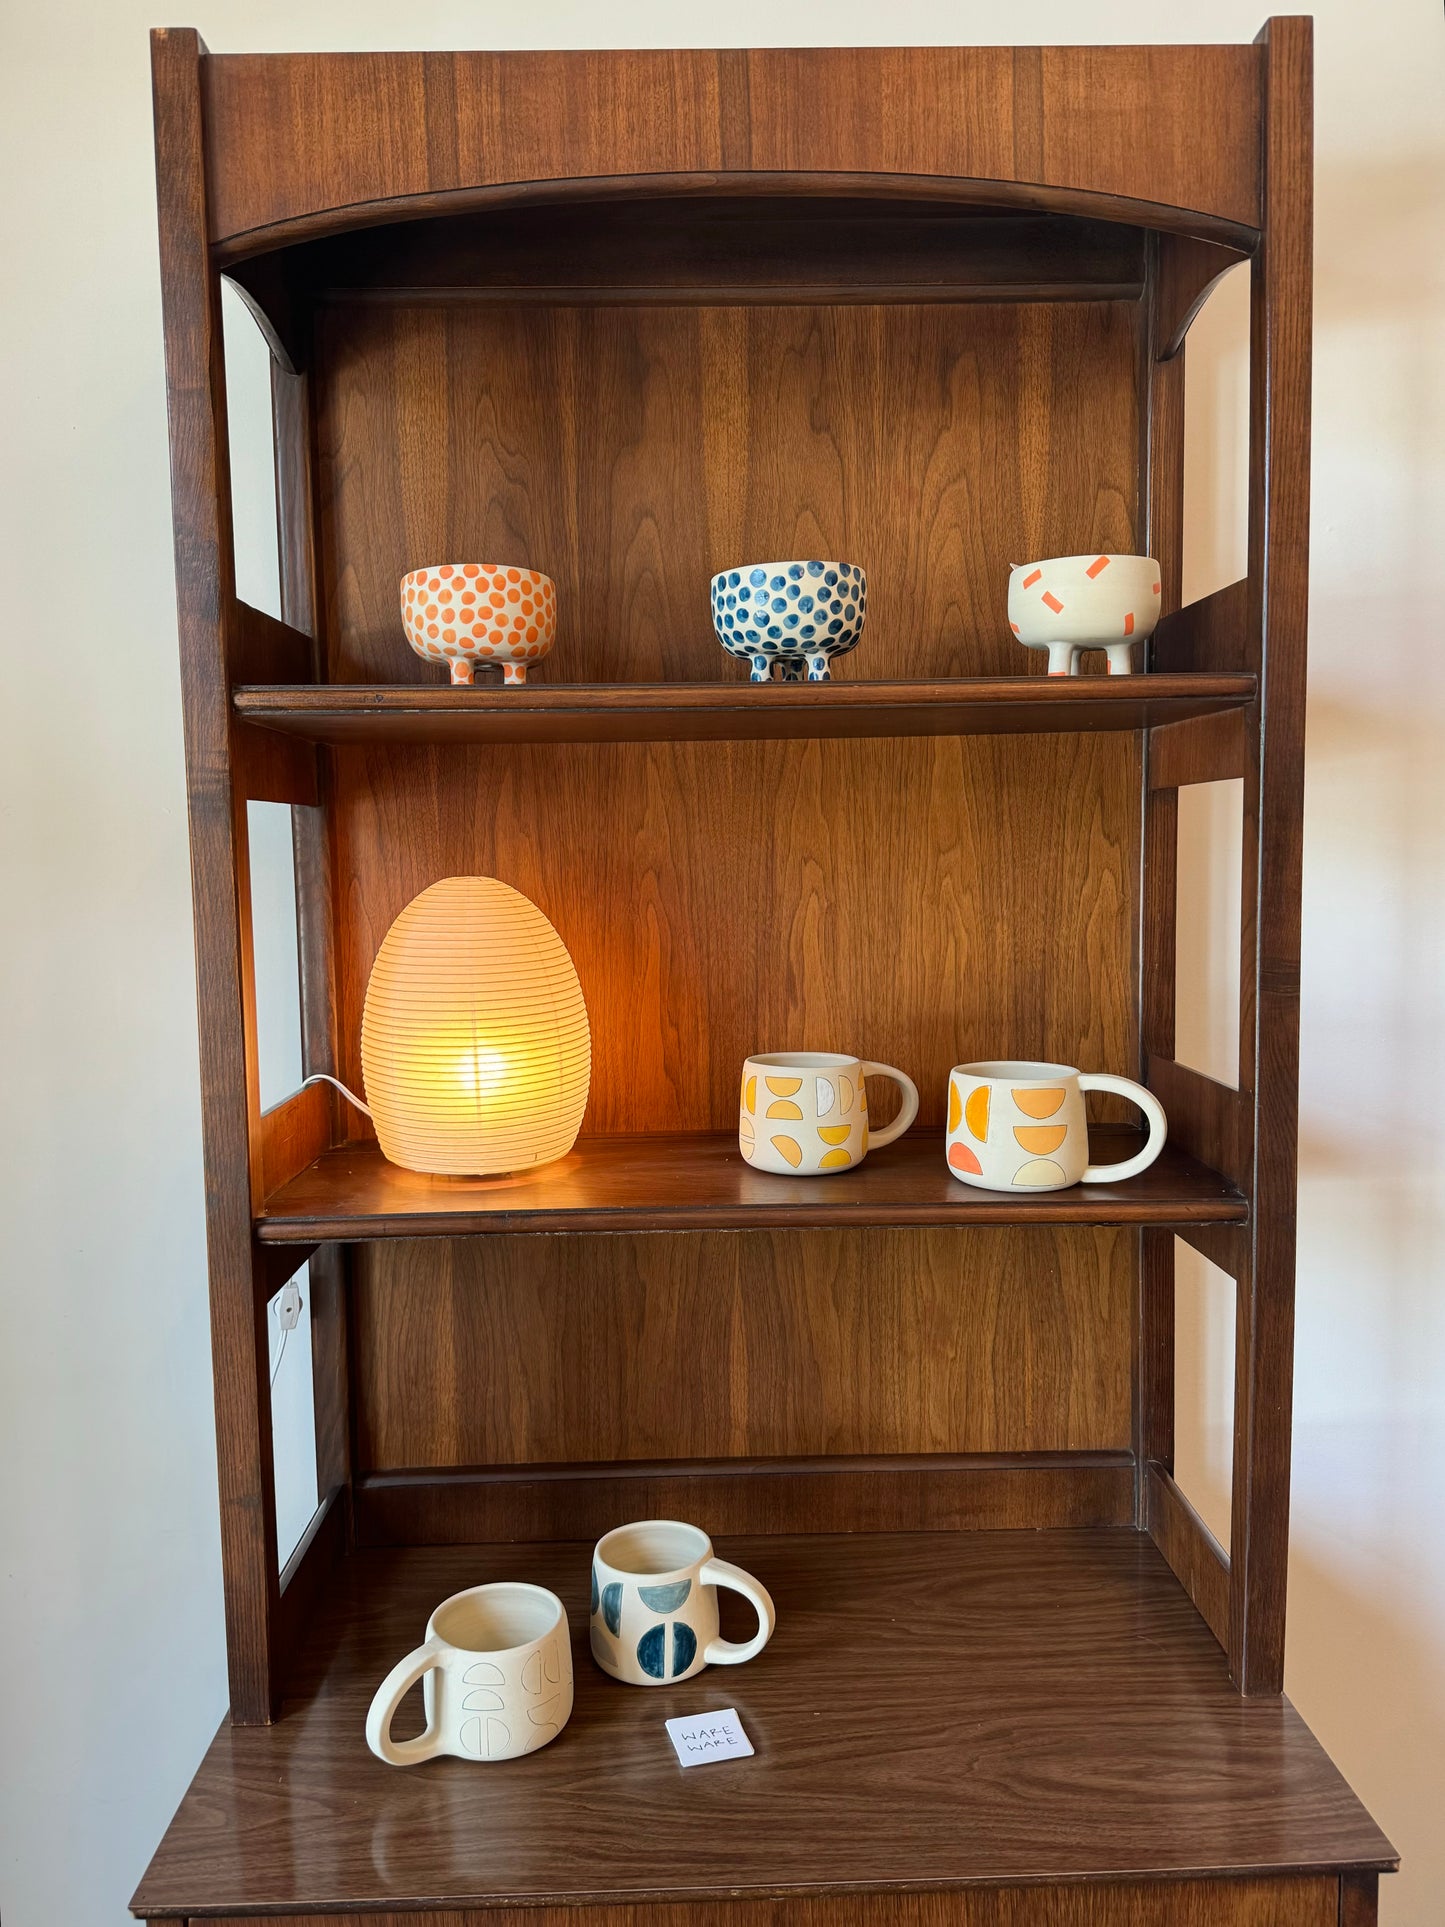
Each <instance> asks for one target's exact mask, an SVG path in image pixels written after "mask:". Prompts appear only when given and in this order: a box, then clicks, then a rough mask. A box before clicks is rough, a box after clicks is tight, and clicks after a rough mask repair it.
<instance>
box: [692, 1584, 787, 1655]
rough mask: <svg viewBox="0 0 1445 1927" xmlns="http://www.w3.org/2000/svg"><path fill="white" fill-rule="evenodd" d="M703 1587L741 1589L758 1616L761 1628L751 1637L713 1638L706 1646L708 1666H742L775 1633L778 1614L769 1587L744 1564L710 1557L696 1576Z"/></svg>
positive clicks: (759, 1650) (758, 1651)
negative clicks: (774, 1608)
mask: <svg viewBox="0 0 1445 1927" xmlns="http://www.w3.org/2000/svg"><path fill="white" fill-rule="evenodd" d="M697 1580H698V1584H699V1585H700V1586H730V1587H731V1588H732V1590H733V1591H734V1592H740V1593H741V1594H742V1596H743V1598H744V1599H746V1600H747V1601H748V1602H749V1603H750V1604H751V1606H752V1609H753V1611H754V1612H755V1613H756V1614H757V1616H758V1630H757V1631H756V1632H755V1633H754V1634H753V1636H752V1638H751V1639H743V1640H737V1639H710V1640H709V1641H708V1643H707V1645H706V1647H705V1648H704V1649H703V1655H702V1656H703V1658H704V1659H705V1660H706V1661H707V1663H708V1665H709V1666H741V1665H742V1663H743V1661H744V1660H745V1659H756V1658H757V1656H758V1654H759V1653H760V1652H761V1651H762V1650H763V1648H764V1646H766V1645H767V1643H768V1641H769V1640H770V1639H771V1638H772V1636H773V1628H774V1626H776V1625H777V1623H778V1615H777V1614H776V1613H775V1612H774V1611H773V1602H772V1600H771V1599H770V1598H769V1596H768V1589H767V1587H766V1586H761V1585H759V1584H758V1582H757V1580H756V1579H754V1578H753V1576H752V1574H751V1573H750V1572H744V1571H743V1569H742V1567H741V1566H730V1565H729V1564H728V1562H727V1560H726V1559H709V1560H708V1561H707V1563H706V1564H705V1565H704V1566H703V1569H702V1571H701V1572H700V1573H699V1574H698V1576H697Z"/></svg>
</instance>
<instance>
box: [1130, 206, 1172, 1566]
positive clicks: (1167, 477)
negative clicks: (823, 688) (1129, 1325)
mask: <svg viewBox="0 0 1445 1927" xmlns="http://www.w3.org/2000/svg"><path fill="white" fill-rule="evenodd" d="M1164 245H1165V243H1164V242H1163V241H1161V237H1160V236H1158V235H1152V236H1151V237H1150V241H1149V274H1148V288H1147V293H1146V298H1145V303H1144V312H1143V314H1142V316H1141V318H1140V337H1139V362H1140V374H1139V390H1140V393H1139V402H1140V406H1139V427H1140V438H1141V446H1140V451H1139V474H1140V479H1141V485H1142V492H1143V499H1142V501H1141V504H1140V509H1141V513H1140V516H1139V537H1140V540H1141V546H1142V548H1143V550H1144V552H1145V553H1146V554H1148V555H1152V556H1155V557H1157V558H1158V560H1159V571H1160V572H1159V582H1160V613H1161V614H1168V613H1170V612H1172V611H1173V610H1175V609H1177V608H1178V607H1179V605H1180V601H1181V599H1182V596H1183V554H1182V552H1183V546H1184V353H1183V350H1182V349H1181V350H1180V351H1179V352H1178V353H1176V354H1175V355H1173V356H1172V357H1169V358H1168V359H1166V358H1165V355H1164V350H1165V347H1166V346H1167V343H1166V341H1165V339H1164V336H1165V331H1166V328H1167V321H1166V320H1165V318H1164V317H1163V315H1162V314H1161V311H1160V296H1161V291H1162V263H1161V247H1162V246H1164ZM1149 757H1150V732H1149V731H1147V730H1146V731H1145V732H1144V754H1143V756H1142V757H1141V758H1140V809H1141V813H1142V818H1143V825H1144V829H1143V835H1142V836H1141V838H1140V841H1139V862H1140V877H1139V895H1138V901H1139V912H1138V914H1139V962H1138V984H1139V1024H1138V1030H1139V1071H1138V1075H1139V1077H1140V1079H1141V1081H1143V1082H1147V1081H1148V1076H1149V1059H1150V1056H1151V1055H1153V1056H1156V1057H1171V1058H1172V1057H1173V1055H1174V925H1175V872H1176V858H1177V834H1176V822H1177V809H1176V802H1177V793H1176V792H1175V791H1174V790H1169V789H1152V788H1151V787H1150V782H1149ZM1134 1345H1135V1357H1134V1500H1135V1503H1134V1516H1135V1523H1136V1524H1137V1525H1138V1526H1139V1527H1140V1528H1141V1529H1147V1528H1148V1526H1149V1523H1150V1479H1149V1467H1150V1464H1151V1463H1154V1462H1158V1463H1160V1464H1164V1465H1167V1466H1168V1467H1169V1468H1170V1469H1171V1470H1172V1468H1173V1465H1174V1239H1173V1237H1172V1235H1171V1234H1170V1233H1168V1232H1159V1231H1146V1232H1144V1233H1143V1234H1142V1235H1141V1237H1140V1239H1139V1278H1138V1286H1137V1300H1136V1313H1135V1338H1134Z"/></svg>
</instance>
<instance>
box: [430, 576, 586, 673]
mask: <svg viewBox="0 0 1445 1927" xmlns="http://www.w3.org/2000/svg"><path fill="white" fill-rule="evenodd" d="M401 620H402V623H403V626H404V627H405V629H406V639H407V641H408V642H409V643H410V644H411V646H412V648H413V649H414V650H415V651H416V653H417V654H418V655H419V656H420V657H421V658H422V660H423V661H424V662H439V663H445V665H446V666H447V668H449V669H450V670H451V672H452V681H453V682H454V683H469V682H471V681H472V679H473V676H474V674H475V671H476V670H477V669H478V668H479V667H481V666H483V665H484V664H486V663H489V662H490V663H496V664H497V665H498V667H499V668H500V669H501V672H502V681H503V682H504V683H524V682H525V681H526V680H527V669H528V667H529V665H530V664H532V663H534V662H537V661H538V660H540V658H541V657H543V656H545V655H546V653H547V651H548V650H549V649H550V648H551V647H552V638H553V637H554V636H555V635H556V633H557V585H556V584H555V583H554V582H553V581H552V579H551V577H550V576H545V575H542V574H540V573H539V571H538V570H536V569H521V568H514V567H512V566H510V565H509V564H507V563H505V562H434V563H432V565H431V567H430V568H426V569H413V570H412V571H411V574H410V575H404V576H403V577H402V578H401Z"/></svg>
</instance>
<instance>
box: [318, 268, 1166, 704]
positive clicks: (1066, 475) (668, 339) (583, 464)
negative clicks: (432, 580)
mask: <svg viewBox="0 0 1445 1927" xmlns="http://www.w3.org/2000/svg"><path fill="white" fill-rule="evenodd" d="M1137 320H1138V311H1137V305H1136V304H1130V303H1126V302H1069V303H1063V304H1053V305H1051V304H1047V303H1040V304H1026V305H1025V304H1020V305H1016V306H992V305H987V304H967V305H956V306H947V305H939V306H887V307H847V306H839V307H792V306H789V307H717V308H707V307H676V308H629V307H597V306H590V307H578V308H567V307H538V306H532V307H529V306H517V307H483V306H477V305H470V306H468V305H465V304H462V305H453V306H444V305H438V304H423V305H416V306H405V305H403V306H390V305H388V306H385V307H371V306H366V305H354V306H351V305H348V306H342V307H336V308H327V309H324V310H323V311H322V312H321V314H320V315H319V316H318V320H317V359H318V361H319V363H320V365H321V372H320V374H319V376H318V386H319V389H320V393H319V396H318V402H319V411H318V442H319V471H320V488H321V499H322V543H323V567H322V576H323V580H324V581H325V583H326V584H327V585H328V587H329V591H330V595H329V605H328V610H327V623H326V629H327V657H328V673H329V676H330V678H331V680H333V681H335V682H363V683H365V682H427V681H434V680H435V679H436V677H437V673H438V672H437V671H436V670H435V669H434V668H431V667H429V666H428V665H425V664H423V663H422V662H421V661H420V660H419V659H418V658H417V657H415V656H414V655H413V654H412V652H411V651H410V649H409V648H408V647H407V646H406V642H405V639H404V637H403V635H402V632H401V624H400V615H399V611H398V606H397V583H398V581H399V579H400V577H401V576H402V575H403V574H404V573H405V571H406V570H408V569H411V568H415V567H417V566H419V565H421V564H423V563H426V562H443V561H504V562H515V563H518V564H525V565H527V566H530V567H533V568H538V569H542V570H543V571H545V573H547V574H548V575H550V576H551V577H552V578H553V579H554V580H555V581H556V583H557V589H558V602H559V619H558V631H557V641H556V644H555V646H554V649H553V652H552V654H551V655H550V656H549V657H547V658H546V659H545V660H544V661H543V662H542V663H541V664H539V665H538V666H537V667H536V668H534V669H532V670H531V671H530V675H531V676H532V677H535V678H537V679H539V680H541V681H543V682H593V681H595V682H637V681H642V682H647V681H675V680H691V681H705V682H717V681H745V680H746V670H745V667H744V666H743V665H742V664H741V663H738V662H736V661H734V660H733V659H731V658H729V657H728V656H726V655H725V654H724V653H723V651H722V650H721V648H720V647H719V646H718V643H717V640H716V637H715V636H714V633H713V628H712V619H711V612H710V607H709V600H708V584H709V581H710V579H711V577H712V575H713V574H714V573H715V572H716V571H717V570H719V569H723V568H727V567H729V566H731V565H734V564H737V563H741V562H744V561H751V560H763V561H767V560H771V559H773V558H776V557H780V556H791V555H797V556H812V555H820V556H828V557H832V558H834V559H838V560H844V561H853V562H858V563H861V564H862V565H863V567H864V568H866V569H867V571H868V590H869V600H868V626H867V628H866V630H865V632H864V637H863V640H862V642H861V643H860V644H859V646H858V648H857V649H856V650H855V651H854V652H853V653H852V654H851V655H849V656H847V657H845V658H843V659H842V660H841V661H840V662H839V664H838V666H837V669H836V670H835V674H837V675H839V676H840V677H845V678H847V677H861V678H864V679H867V680H879V679H884V678H888V677H891V676H897V677H901V678H905V679H908V680H918V679H921V678H926V677H929V676H985V675H1010V676H1016V675H1019V674H1021V673H1023V672H1024V671H1025V670H1028V669H1033V670H1036V671H1039V672H1042V669H1043V667H1044V659H1043V657H1042V655H1039V654H1037V653H1035V652H1026V651H1023V650H1021V649H1020V648H1019V647H1018V645H1017V644H1016V643H1015V642H1014V640H1013V638H1012V636H1011V635H1010V633H1009V628H1008V621H1007V616H1006V613H1005V610H1006V599H1007V585H1008V565H1009V564H1010V563H1011V562H1022V561H1027V560H1029V559H1031V558H1032V557H1034V556H1040V555H1057V554H1075V553H1077V552H1079V551H1080V550H1083V549H1089V548H1097V549H1100V550H1112V551H1121V552H1127V551H1130V550H1131V549H1132V548H1133V544H1134V527H1135V520H1134V518H1135V504H1136V499H1137V474H1136V466H1137V460H1138V432H1137V385H1138V384H1137V376H1136V357H1137V339H1136V337H1137Z"/></svg>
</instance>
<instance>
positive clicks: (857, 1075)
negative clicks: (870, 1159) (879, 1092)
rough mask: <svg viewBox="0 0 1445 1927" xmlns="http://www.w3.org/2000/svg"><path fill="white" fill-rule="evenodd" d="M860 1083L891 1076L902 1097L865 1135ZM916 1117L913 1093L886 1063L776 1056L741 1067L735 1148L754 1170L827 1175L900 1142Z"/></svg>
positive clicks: (830, 1054)
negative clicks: (886, 1120)
mask: <svg viewBox="0 0 1445 1927" xmlns="http://www.w3.org/2000/svg"><path fill="white" fill-rule="evenodd" d="M865 1077H891V1078H892V1079H893V1081H894V1083H895V1084H897V1085H898V1086H899V1087H900V1088H901V1089H902V1092H903V1104H902V1107H901V1108H900V1110H899V1112H898V1115H897V1117H895V1118H894V1120H893V1122H892V1123H891V1124H888V1125H885V1126H884V1127H883V1129H882V1130H880V1131H873V1132H872V1133H870V1132H869V1129H868V1092H867V1089H866V1088H865V1086H864V1082H863V1080H864V1078H865ZM917 1115H918V1086H917V1085H916V1084H915V1083H914V1082H913V1079H912V1078H911V1077H905V1076H904V1074H903V1072H902V1071H896V1070H894V1068H893V1066H892V1065H891V1064H869V1063H867V1062H865V1061H864V1060H863V1059H861V1058H857V1057H845V1056H840V1055H839V1053H838V1052H836V1051H822V1050H802V1051H779V1052H775V1053H774V1054H772V1055H770V1056H767V1057H750V1058H749V1059H748V1061H747V1062H746V1063H745V1064H744V1065H743V1088H742V1096H741V1102H740V1105H739V1109H738V1145H739V1148H740V1149H741V1151H742V1154H743V1156H744V1157H745V1158H746V1159H747V1161H748V1163H749V1164H751V1165H753V1166H755V1167H756V1169H758V1170H759V1171H776V1172H777V1173H778V1175H779V1176H780V1177H788V1176H792V1175H796V1176H798V1177H801V1178H811V1177H820V1176H826V1175H828V1174H829V1173H830V1172H833V1171H847V1170H850V1169H851V1168H852V1167H853V1166H854V1165H857V1164H861V1163H862V1162H863V1159H864V1158H865V1157H866V1156H867V1154H868V1151H869V1149H870V1148H871V1149H873V1150H877V1148H878V1147H879V1146H880V1145H883V1144H891V1143H892V1142H893V1140H894V1138H896V1137H902V1135H903V1133H904V1132H905V1131H906V1130H907V1129H908V1127H909V1125H910V1124H911V1123H912V1122H913V1120H914V1118H916V1117H917Z"/></svg>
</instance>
